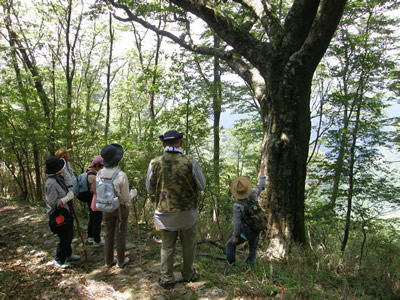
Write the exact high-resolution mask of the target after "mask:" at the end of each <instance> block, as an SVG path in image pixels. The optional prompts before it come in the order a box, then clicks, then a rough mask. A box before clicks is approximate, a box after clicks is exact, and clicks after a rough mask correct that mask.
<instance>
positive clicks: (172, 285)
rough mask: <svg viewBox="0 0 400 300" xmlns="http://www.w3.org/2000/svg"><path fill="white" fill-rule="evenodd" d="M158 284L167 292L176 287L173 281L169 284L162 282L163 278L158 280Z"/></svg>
mask: <svg viewBox="0 0 400 300" xmlns="http://www.w3.org/2000/svg"><path fill="white" fill-rule="evenodd" d="M158 284H159V285H160V286H161V287H162V288H164V289H166V290H172V289H173V288H174V287H175V283H174V282H171V281H169V282H162V281H161V278H160V279H158Z"/></svg>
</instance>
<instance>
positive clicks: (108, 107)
mask: <svg viewBox="0 0 400 300" xmlns="http://www.w3.org/2000/svg"><path fill="white" fill-rule="evenodd" d="M108 25H109V33H110V53H109V55H108V65H107V90H106V94H107V110H106V127H105V130H104V134H105V136H106V142H107V137H108V133H109V131H110V114H111V64H112V58H113V44H114V29H113V27H112V15H111V13H109V23H108Z"/></svg>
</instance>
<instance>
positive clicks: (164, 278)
mask: <svg viewBox="0 0 400 300" xmlns="http://www.w3.org/2000/svg"><path fill="white" fill-rule="evenodd" d="M182 138H183V133H181V132H178V131H175V130H170V131H168V132H166V133H165V134H164V135H161V136H159V139H160V140H161V141H162V142H163V146H164V154H163V155H161V156H159V157H156V158H154V159H153V160H152V161H151V162H150V164H149V168H148V171H147V178H146V189H147V192H148V193H149V194H154V195H155V204H156V209H155V212H154V223H155V226H156V227H157V228H159V229H160V230H161V237H162V245H161V276H160V279H159V281H158V282H159V284H160V286H162V287H163V288H165V289H173V288H174V286H175V278H174V273H173V264H174V252H175V244H176V240H177V238H178V236H179V238H180V241H181V244H182V248H183V267H182V270H181V273H182V277H183V280H184V281H185V282H190V281H194V280H196V279H197V277H198V275H197V273H196V272H195V270H194V268H193V261H194V256H195V251H196V233H197V228H196V223H197V219H198V210H197V194H198V191H199V190H204V188H205V185H206V180H205V178H204V175H203V172H202V170H201V168H200V166H199V165H198V163H197V161H196V160H195V159H194V158H192V157H190V156H187V155H184V154H183V151H182V143H183V141H182Z"/></svg>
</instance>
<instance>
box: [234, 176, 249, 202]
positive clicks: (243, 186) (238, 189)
mask: <svg viewBox="0 0 400 300" xmlns="http://www.w3.org/2000/svg"><path fill="white" fill-rule="evenodd" d="M251 191H252V188H251V181H250V179H248V178H247V177H244V176H239V177H237V178H236V179H234V180H233V181H232V183H231V193H232V195H233V197H235V198H236V199H245V198H247V197H249V196H250V194H251Z"/></svg>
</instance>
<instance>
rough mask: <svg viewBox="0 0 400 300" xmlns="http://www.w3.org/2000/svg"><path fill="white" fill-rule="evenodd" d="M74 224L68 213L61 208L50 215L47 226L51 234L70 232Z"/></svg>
mask: <svg viewBox="0 0 400 300" xmlns="http://www.w3.org/2000/svg"><path fill="white" fill-rule="evenodd" d="M73 224H74V219H73V218H72V216H71V214H70V213H69V211H68V210H67V209H66V208H64V207H63V205H62V203H61V207H60V208H57V209H56V210H55V211H53V212H52V213H51V214H50V217H49V226H50V229H51V231H52V232H53V233H62V232H66V231H68V230H71V228H72V227H73Z"/></svg>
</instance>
